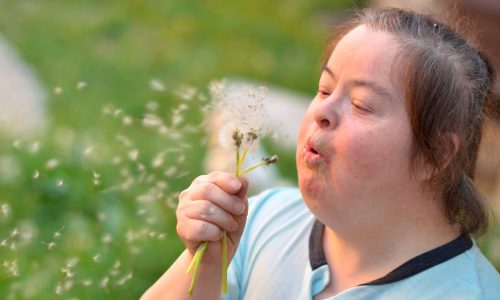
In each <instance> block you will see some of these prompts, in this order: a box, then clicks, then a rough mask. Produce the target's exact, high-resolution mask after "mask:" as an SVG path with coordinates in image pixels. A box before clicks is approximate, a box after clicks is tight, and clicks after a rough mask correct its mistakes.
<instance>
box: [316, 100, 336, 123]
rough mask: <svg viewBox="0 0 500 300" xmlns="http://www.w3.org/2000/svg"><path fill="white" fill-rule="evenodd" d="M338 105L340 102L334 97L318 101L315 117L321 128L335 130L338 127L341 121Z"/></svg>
mask: <svg viewBox="0 0 500 300" xmlns="http://www.w3.org/2000/svg"><path fill="white" fill-rule="evenodd" d="M337 105H338V101H335V100H334V98H333V95H330V96H329V97H328V98H326V99H323V100H319V99H317V103H316V105H315V106H314V110H313V116H314V120H315V121H316V124H318V127H319V128H322V129H334V128H335V127H337V125H338V121H339V112H338V109H337Z"/></svg>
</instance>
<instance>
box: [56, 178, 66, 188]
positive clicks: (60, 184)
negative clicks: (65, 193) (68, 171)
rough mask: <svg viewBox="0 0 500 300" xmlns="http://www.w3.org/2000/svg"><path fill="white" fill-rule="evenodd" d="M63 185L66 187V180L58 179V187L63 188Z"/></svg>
mask: <svg viewBox="0 0 500 300" xmlns="http://www.w3.org/2000/svg"><path fill="white" fill-rule="evenodd" d="M63 185H64V179H57V180H56V186H57V187H62V186H63Z"/></svg>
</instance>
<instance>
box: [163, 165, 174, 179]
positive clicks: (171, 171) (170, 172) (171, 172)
mask: <svg viewBox="0 0 500 300" xmlns="http://www.w3.org/2000/svg"><path fill="white" fill-rule="evenodd" d="M176 172H177V167H176V166H170V167H169V168H168V169H167V170H165V172H164V173H163V175H165V176H167V177H172V176H174V175H175V173H176Z"/></svg>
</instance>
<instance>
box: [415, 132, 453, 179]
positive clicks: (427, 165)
mask: <svg viewBox="0 0 500 300" xmlns="http://www.w3.org/2000/svg"><path fill="white" fill-rule="evenodd" d="M459 147H460V139H459V138H458V135H457V134H456V133H454V132H446V133H442V134H440V135H439V144H438V145H436V147H435V148H434V154H435V159H436V160H437V161H436V162H434V163H431V162H429V161H421V164H420V166H419V167H420V168H419V172H418V176H417V178H419V179H420V180H421V181H429V180H430V179H431V178H432V177H433V176H434V175H436V172H441V171H443V170H444V169H446V168H447V167H448V165H449V164H450V163H451V161H452V160H453V158H454V157H455V155H456V154H457V152H458V149H459ZM436 164H437V165H436Z"/></svg>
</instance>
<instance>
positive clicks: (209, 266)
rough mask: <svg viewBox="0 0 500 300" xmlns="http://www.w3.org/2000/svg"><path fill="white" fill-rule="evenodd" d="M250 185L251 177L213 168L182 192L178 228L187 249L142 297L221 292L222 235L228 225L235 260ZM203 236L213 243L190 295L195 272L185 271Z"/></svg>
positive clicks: (183, 296)
mask: <svg viewBox="0 0 500 300" xmlns="http://www.w3.org/2000/svg"><path fill="white" fill-rule="evenodd" d="M247 189H248V182H247V181H246V180H245V179H244V178H239V177H236V176H234V175H232V174H229V173H222V172H213V173H210V174H208V175H204V176H200V177H198V178H196V179H195V180H194V181H193V183H192V184H191V186H190V187H189V188H188V189H186V190H184V191H183V192H182V193H181V194H180V195H179V205H178V207H177V210H176V216H177V233H178V235H179V237H180V238H181V239H182V240H183V242H184V244H185V245H186V250H185V251H184V252H183V253H182V254H181V255H180V256H179V257H178V258H177V260H176V261H175V262H174V263H173V264H172V265H171V266H170V268H169V269H168V270H167V271H166V272H165V273H164V274H163V275H162V276H161V277H160V279H158V280H157V281H156V282H155V283H154V284H153V285H152V286H151V287H150V288H149V289H148V290H147V291H146V293H144V295H142V297H141V299H142V300H152V299H155V300H156V299H168V300H172V299H175V300H182V299H186V300H187V299H189V300H196V299H204V300H210V299H220V298H221V280H222V279H221V277H222V276H221V272H222V266H221V264H222V260H221V257H222V253H221V239H222V235H223V231H224V230H225V231H226V232H227V248H228V249H227V253H228V258H229V261H230V260H231V258H232V257H233V256H234V254H235V252H236V249H237V247H238V243H239V241H240V238H241V235H242V233H243V229H244V227H245V223H246V217H247V211H248V209H247V207H248V200H247V197H246V192H247ZM203 241H209V243H208V246H207V249H206V251H205V254H204V255H203V259H202V260H201V264H200V270H199V273H198V278H197V280H196V284H195V287H194V291H193V294H192V296H189V295H188V290H189V285H190V283H191V277H192V273H190V274H186V270H187V269H188V267H189V264H190V263H191V261H192V260H193V257H194V255H195V253H196V250H197V248H198V246H199V245H200V243H202V242H203ZM229 261H228V263H229Z"/></svg>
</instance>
